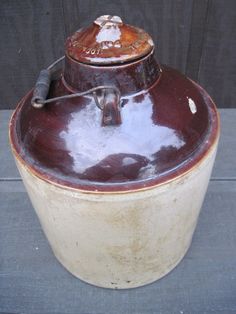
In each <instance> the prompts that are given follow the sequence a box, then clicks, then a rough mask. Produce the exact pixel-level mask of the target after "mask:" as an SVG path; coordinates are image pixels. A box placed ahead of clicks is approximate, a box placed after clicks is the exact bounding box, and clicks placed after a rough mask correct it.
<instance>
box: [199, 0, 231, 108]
mask: <svg viewBox="0 0 236 314" xmlns="http://www.w3.org/2000/svg"><path fill="white" fill-rule="evenodd" d="M235 5H236V2H235V1H234V0H226V1H221V0H209V9H208V16H207V23H206V27H205V34H204V46H203V52H202V56H201V62H200V65H199V74H198V81H199V82H200V84H202V86H203V87H204V88H205V89H207V91H208V92H209V94H210V95H211V96H212V97H213V99H214V100H215V101H216V103H217V104H219V105H220V104H226V103H227V106H228V107H235V99H236V88H235V86H236V71H235V69H236V31H235V30H236V8H235Z"/></svg>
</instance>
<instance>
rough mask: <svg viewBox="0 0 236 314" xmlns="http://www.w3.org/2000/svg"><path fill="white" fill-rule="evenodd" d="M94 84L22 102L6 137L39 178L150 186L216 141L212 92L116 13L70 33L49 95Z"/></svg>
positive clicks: (79, 185) (187, 165)
mask: <svg viewBox="0 0 236 314" xmlns="http://www.w3.org/2000/svg"><path fill="white" fill-rule="evenodd" d="M114 34H115V35H114ZM118 34H119V36H118ZM112 36H113V37H112ZM117 41H119V43H120V44H119V45H118V44H117ZM103 42H104V44H101V43H103ZM105 43H106V44H105ZM135 43H138V44H135ZM133 47H135V48H133ZM84 48H86V49H87V48H88V49H89V50H86V49H84ZM93 49H95V50H96V49H98V50H96V51H95V53H93ZM99 49H101V51H100V50H99ZM98 51H99V52H98ZM97 52H98V53H97ZM114 62H115V63H114ZM91 88H93V90H92V91H90V93H89V94H86V95H83V96H80V97H75V98H69V99H56V100H54V101H52V102H50V103H47V104H45V105H44V106H43V107H42V108H40V109H36V108H34V107H32V106H31V99H32V95H33V91H30V92H29V93H28V94H27V95H26V96H25V97H24V98H23V99H22V100H21V101H20V103H19V105H18V107H17V109H16V111H15V112H14V114H13V116H12V119H11V122H10V141H11V145H12V148H13V151H14V153H15V156H16V158H17V159H18V160H19V161H20V162H21V163H23V164H24V165H25V166H26V167H27V168H28V169H29V171H30V172H32V173H33V174H34V175H36V176H38V177H40V178H41V179H43V180H45V181H48V182H51V183H52V184H56V185H60V186H62V187H66V188H67V187H70V188H75V189H80V190H85V191H87V192H88V191H92V192H124V191H133V190H139V189H144V188H149V187H152V186H156V185H158V184H161V183H163V182H166V181H168V180H172V179H174V178H176V177H178V176H180V175H182V174H183V173H186V172H187V171H189V170H190V169H191V168H192V167H194V166H196V164H197V163H198V162H199V161H200V160H201V159H203V158H204V157H205V156H206V154H207V153H208V151H209V150H210V149H211V147H212V145H213V144H214V143H215V142H216V140H217V138H218V129H219V122H218V115H217V110H216V108H215V105H214V103H213V101H212V100H211V98H210V97H209V95H208V94H207V93H206V91H204V90H203V89H202V88H201V87H200V86H199V85H198V84H196V83H194V82H193V81H191V80H190V79H188V78H187V77H186V76H184V75H182V74H181V73H179V72H178V71H176V70H174V69H171V68H169V67H167V66H164V65H161V66H160V65H159V64H158V63H157V62H156V60H155V58H154V54H153V47H152V40H151V38H150V37H149V35H147V34H146V33H145V32H144V31H141V30H139V29H137V28H134V27H132V26H128V25H125V24H123V23H122V22H121V20H120V18H118V17H110V16H102V17H101V18H98V19H97V20H96V21H95V22H94V24H93V25H92V26H89V27H88V28H85V29H83V30H81V31H79V32H77V33H75V34H74V35H73V36H72V37H71V38H69V39H68V41H67V45H66V54H65V67H64V70H61V75H60V76H59V77H58V78H57V79H55V80H54V81H53V82H52V83H51V86H50V90H49V94H48V98H49V99H50V98H54V97H60V96H64V95H74V94H75V93H77V92H80V93H81V92H86V91H87V90H89V89H91Z"/></svg>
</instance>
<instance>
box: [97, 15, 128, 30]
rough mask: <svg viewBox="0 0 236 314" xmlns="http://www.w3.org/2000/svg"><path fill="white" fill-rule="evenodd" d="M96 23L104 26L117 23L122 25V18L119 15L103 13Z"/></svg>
mask: <svg viewBox="0 0 236 314" xmlns="http://www.w3.org/2000/svg"><path fill="white" fill-rule="evenodd" d="M94 24H97V25H98V26H100V27H103V26H116V25H122V24H123V22H122V19H121V18H120V17H119V16H116V15H113V16H112V15H102V16H100V17H98V18H97V19H96V20H95V21H94Z"/></svg>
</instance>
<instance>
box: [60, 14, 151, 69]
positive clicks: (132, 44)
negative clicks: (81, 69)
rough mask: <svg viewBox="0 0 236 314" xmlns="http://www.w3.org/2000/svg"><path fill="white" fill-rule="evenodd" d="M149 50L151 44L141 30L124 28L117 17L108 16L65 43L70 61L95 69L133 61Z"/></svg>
mask: <svg viewBox="0 0 236 314" xmlns="http://www.w3.org/2000/svg"><path fill="white" fill-rule="evenodd" d="M152 49H153V41H152V39H151V37H150V36H149V35H148V34H147V33H146V32H145V31H144V30H142V29H140V28H137V27H133V26H130V25H127V24H124V23H123V22H122V20H121V18H120V17H119V16H111V15H103V16H100V17H99V18H97V19H96V20H95V21H94V22H93V24H92V25H90V26H88V27H86V28H83V29H80V30H79V31H77V32H76V33H75V34H74V35H73V36H71V37H69V38H68V39H67V42H66V50H67V53H68V55H69V56H70V57H71V58H73V59H74V60H76V61H79V62H83V63H87V64H96V65H99V64H103V65H104V64H112V63H124V62H127V61H131V60H135V59H138V58H140V57H142V56H144V55H146V54H148V53H149V52H150V51H151V50H152Z"/></svg>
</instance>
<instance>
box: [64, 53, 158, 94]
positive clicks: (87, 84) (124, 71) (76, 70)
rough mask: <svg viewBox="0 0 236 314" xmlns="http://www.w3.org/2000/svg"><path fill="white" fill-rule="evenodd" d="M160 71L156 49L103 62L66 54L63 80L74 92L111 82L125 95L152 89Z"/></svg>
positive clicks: (110, 83) (111, 84)
mask: <svg viewBox="0 0 236 314" xmlns="http://www.w3.org/2000/svg"><path fill="white" fill-rule="evenodd" d="M160 73H161V69H160V66H159V64H158V63H157V61H156V60H155V57H154V54H153V50H152V51H151V52H150V53H149V54H148V55H146V56H145V57H142V58H140V59H139V60H136V61H134V62H130V63H124V64H121V65H103V66H101V65H91V64H85V63H81V62H78V61H76V60H74V59H73V58H71V57H70V56H69V55H68V54H66V56H65V69H64V74H63V83H64V85H65V86H66V87H67V89H69V90H70V91H71V92H84V91H86V90H88V89H91V88H93V87H97V86H100V85H110V86H114V87H116V88H118V89H119V90H120V93H121V95H122V96H124V95H129V94H133V93H137V92H140V91H141V90H147V89H149V87H150V86H151V85H153V84H154V83H155V81H156V80H157V79H158V78H159V76H160Z"/></svg>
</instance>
